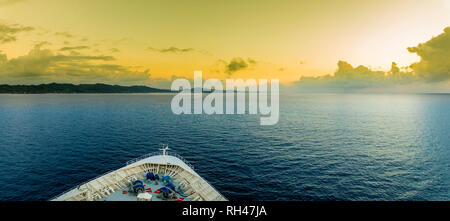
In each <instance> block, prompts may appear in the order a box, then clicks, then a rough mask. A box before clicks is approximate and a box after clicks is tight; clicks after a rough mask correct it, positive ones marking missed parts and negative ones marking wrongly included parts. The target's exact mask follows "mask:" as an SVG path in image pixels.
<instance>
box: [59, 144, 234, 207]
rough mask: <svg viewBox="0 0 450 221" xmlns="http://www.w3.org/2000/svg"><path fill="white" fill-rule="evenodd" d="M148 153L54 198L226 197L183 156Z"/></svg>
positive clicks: (164, 198) (134, 199) (221, 198)
mask: <svg viewBox="0 0 450 221" xmlns="http://www.w3.org/2000/svg"><path fill="white" fill-rule="evenodd" d="M162 150H163V153H162V154H148V155H145V156H142V157H140V158H137V159H134V160H131V161H129V162H127V165H126V166H125V167H123V168H120V169H118V170H115V171H112V172H109V173H106V174H105V175H102V176H99V177H98V178H95V179H93V180H91V181H88V182H86V183H84V184H81V185H78V186H77V187H76V188H74V189H71V190H69V191H67V192H65V193H63V194H61V195H59V196H57V197H55V198H54V199H52V200H54V201H225V200H227V199H226V198H225V197H224V196H223V195H222V194H220V193H219V192H218V191H217V190H216V189H215V188H214V187H213V186H212V185H210V184H209V183H208V182H207V181H206V180H204V179H203V178H202V177H201V176H200V175H198V174H197V173H196V172H195V171H194V170H193V167H192V166H191V165H190V164H189V163H187V162H186V161H185V160H184V159H183V158H182V157H181V156H178V155H175V154H170V155H169V154H168V153H167V150H168V148H165V149H162Z"/></svg>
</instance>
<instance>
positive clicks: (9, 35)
mask: <svg viewBox="0 0 450 221" xmlns="http://www.w3.org/2000/svg"><path fill="white" fill-rule="evenodd" d="M33 30H34V28H33V27H29V26H21V25H18V24H12V25H8V24H0V44H4V43H8V42H14V41H16V40H17V34H19V33H20V32H28V31H33Z"/></svg>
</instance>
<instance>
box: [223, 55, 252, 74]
mask: <svg viewBox="0 0 450 221" xmlns="http://www.w3.org/2000/svg"><path fill="white" fill-rule="evenodd" d="M220 61H221V62H222V63H224V64H225V73H227V74H232V73H234V72H236V71H240V70H244V69H247V68H248V67H249V66H250V65H256V64H257V61H256V60H254V59H251V58H248V59H247V61H246V60H244V59H243V58H240V57H235V58H233V59H231V61H230V62H229V63H228V62H226V61H224V60H220Z"/></svg>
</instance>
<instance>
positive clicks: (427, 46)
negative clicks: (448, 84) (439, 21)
mask: <svg viewBox="0 0 450 221" xmlns="http://www.w3.org/2000/svg"><path fill="white" fill-rule="evenodd" d="M408 51H409V52H411V53H416V54H417V55H418V56H420V58H421V60H420V62H416V63H414V64H412V65H411V68H412V69H413V70H414V71H415V72H416V74H417V75H418V76H419V77H421V78H423V79H425V80H426V81H428V82H438V81H444V80H449V79H450V27H446V28H445V29H444V33H442V34H440V35H438V36H436V37H434V38H432V39H431V40H429V41H427V42H425V43H423V44H419V45H417V46H416V47H409V48H408Z"/></svg>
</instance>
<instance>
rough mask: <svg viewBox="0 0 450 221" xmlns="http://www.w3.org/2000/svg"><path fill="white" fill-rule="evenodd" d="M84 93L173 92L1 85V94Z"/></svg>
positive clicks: (103, 86) (100, 86) (97, 86)
mask: <svg viewBox="0 0 450 221" xmlns="http://www.w3.org/2000/svg"><path fill="white" fill-rule="evenodd" d="M52 93H53V94H82V93H173V92H172V91H171V90H166V89H158V88H152V87H147V86H120V85H109V84H101V83H97V84H78V85H75V84H68V83H50V84H39V85H7V84H3V85H0V94H52Z"/></svg>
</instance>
